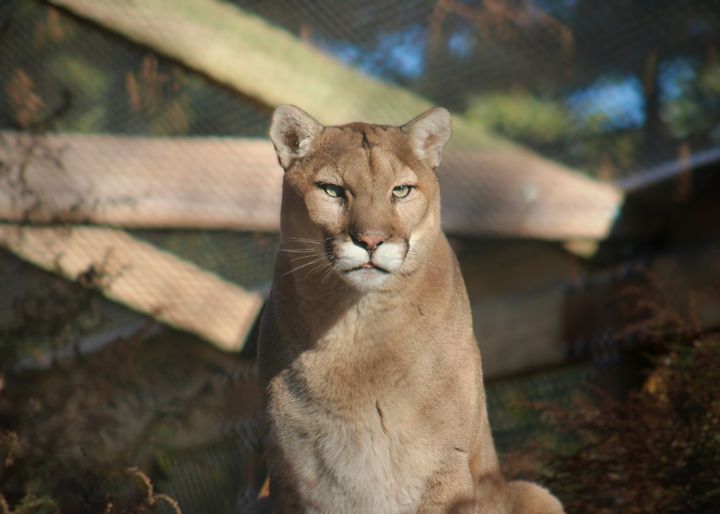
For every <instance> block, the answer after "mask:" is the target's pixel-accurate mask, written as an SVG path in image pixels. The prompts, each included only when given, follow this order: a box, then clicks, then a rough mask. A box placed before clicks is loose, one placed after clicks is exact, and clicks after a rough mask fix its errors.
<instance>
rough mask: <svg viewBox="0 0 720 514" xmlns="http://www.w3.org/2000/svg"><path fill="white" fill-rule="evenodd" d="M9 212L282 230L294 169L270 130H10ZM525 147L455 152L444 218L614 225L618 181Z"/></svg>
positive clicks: (448, 223)
mask: <svg viewBox="0 0 720 514" xmlns="http://www.w3.org/2000/svg"><path fill="white" fill-rule="evenodd" d="M0 160H1V161H2V162H4V163H5V164H4V166H5V169H6V170H7V172H6V173H4V174H2V175H0V219H2V220H6V221H13V222H34V223H49V222H53V221H63V222H71V223H78V222H87V223H95V224H109V225H117V226H123V227H136V228H137V227H165V228H173V227H175V228H205V229H221V228H222V229H236V230H246V231H249V230H268V231H275V230H277V229H278V227H279V213H280V196H281V184H282V170H281V169H280V167H279V166H278V164H277V161H276V158H275V154H274V151H273V149H272V145H271V144H270V143H269V142H268V141H264V140H247V139H223V138H134V137H123V136H88V135H70V134H56V135H48V136H45V137H42V138H38V137H32V136H28V135H23V134H17V133H8V132H5V133H0ZM546 163H547V161H545V160H543V159H539V158H532V157H531V156H528V155H527V154H522V153H517V152H515V151H513V150H501V149H495V150H485V151H474V152H459V151H455V152H449V153H448V155H447V157H446V159H445V161H444V162H443V164H442V166H441V169H440V171H439V178H440V182H441V187H442V189H443V225H444V227H445V229H446V230H447V231H448V232H450V233H452V234H456V235H462V236H488V235H490V236H504V237H522V238H540V239H549V240H567V239H590V240H598V239H603V238H604V237H605V236H607V234H608V232H609V230H610V228H611V227H612V223H613V221H614V219H615V216H616V215H617V212H618V209H619V206H620V205H621V203H622V194H621V193H620V192H619V191H618V190H617V189H615V188H614V187H612V186H610V185H605V184H601V183H599V182H596V181H593V180H591V179H588V178H585V177H582V176H579V175H577V174H572V173H567V172H564V171H562V170H558V169H557V168H554V167H547V166H546Z"/></svg>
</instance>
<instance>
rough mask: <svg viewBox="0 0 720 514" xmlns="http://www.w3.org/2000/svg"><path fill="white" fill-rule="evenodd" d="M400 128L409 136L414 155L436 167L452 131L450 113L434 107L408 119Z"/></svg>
mask: <svg viewBox="0 0 720 514" xmlns="http://www.w3.org/2000/svg"><path fill="white" fill-rule="evenodd" d="M401 129H402V131H403V132H405V133H406V134H408V135H409V136H410V141H411V144H412V147H413V150H414V151H415V155H417V156H418V157H419V158H420V159H422V160H423V161H424V162H425V163H426V164H427V165H428V166H430V167H431V168H433V169H435V168H437V167H438V166H439V165H440V157H441V155H442V151H443V148H445V143H447V142H448V139H450V133H451V132H452V123H451V121H450V113H449V112H447V111H446V110H445V109H443V108H442V107H436V108H434V109H430V110H429V111H427V112H425V113H423V114H421V115H420V116H418V117H417V118H415V119H414V120H412V121H409V122H408V123H406V124H405V125H403V126H402V127H401Z"/></svg>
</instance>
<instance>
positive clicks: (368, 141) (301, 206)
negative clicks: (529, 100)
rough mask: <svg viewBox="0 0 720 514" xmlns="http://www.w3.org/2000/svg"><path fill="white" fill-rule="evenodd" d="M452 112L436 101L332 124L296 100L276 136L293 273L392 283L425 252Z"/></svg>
mask: <svg viewBox="0 0 720 514" xmlns="http://www.w3.org/2000/svg"><path fill="white" fill-rule="evenodd" d="M450 132H451V128H450V115H449V114H448V112H447V111H446V110H445V109H440V108H436V109H432V110H430V111H427V112H426V113H424V114H422V115H420V116H419V117H417V118H415V119H414V120H412V121H410V122H409V123H407V124H405V125H403V126H401V127H390V126H384V125H371V124H366V123H350V124H347V125H340V126H328V127H325V126H323V125H321V124H320V123H319V122H317V121H316V120H315V119H314V118H313V117H312V116H310V115H309V114H307V113H306V112H305V111H303V110H301V109H299V108H297V107H295V106H291V105H283V106H280V107H278V108H277V109H276V110H275V113H274V115H273V120H272V125H271V127H270V138H271V139H272V142H273V144H274V145H275V150H276V152H277V155H278V160H279V162H280V165H281V166H282V167H283V169H284V170H285V178H284V186H283V204H282V214H281V232H282V243H281V248H280V250H281V252H285V257H286V258H287V262H288V265H287V268H288V269H287V272H286V274H295V275H296V276H302V277H304V278H313V279H317V280H321V281H325V280H335V279H337V277H340V278H341V279H342V280H344V281H345V282H347V283H348V284H350V285H351V286H353V287H354V288H356V289H357V290H359V291H363V292H365V291H373V290H379V289H383V288H387V287H390V285H391V284H392V281H393V280H401V279H402V277H403V276H407V275H409V274H412V273H413V272H414V271H415V270H416V269H418V267H419V265H420V264H422V263H424V262H425V261H426V259H427V258H428V257H427V249H428V248H429V245H431V244H432V242H433V240H434V239H435V237H434V236H436V235H437V233H438V232H439V230H440V193H439V187H438V181H437V178H436V176H435V168H436V167H437V166H438V165H439V164H440V156H441V153H442V150H443V147H444V146H445V143H446V142H447V140H448V138H449V137H450Z"/></svg>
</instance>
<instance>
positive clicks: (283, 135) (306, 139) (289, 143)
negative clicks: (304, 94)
mask: <svg viewBox="0 0 720 514" xmlns="http://www.w3.org/2000/svg"><path fill="white" fill-rule="evenodd" d="M322 129H323V126H322V125H321V124H320V123H319V122H318V121H317V120H315V118H313V117H312V116H310V115H309V114H308V113H306V112H305V111H303V110H302V109H300V108H299V107H295V106H294V105H281V106H279V107H278V108H277V109H275V112H274V113H273V117H272V123H271V124H270V139H271V140H272V142H273V145H275V152H276V153H277V156H278V160H279V161H280V166H282V167H283V168H284V169H285V170H287V169H288V168H289V167H290V165H291V164H293V163H294V162H295V161H296V160H297V159H300V158H301V157H303V156H305V155H306V154H307V153H308V151H309V150H310V145H311V144H312V142H313V139H315V137H316V136H317V135H318V134H319V133H320V132H321V131H322Z"/></svg>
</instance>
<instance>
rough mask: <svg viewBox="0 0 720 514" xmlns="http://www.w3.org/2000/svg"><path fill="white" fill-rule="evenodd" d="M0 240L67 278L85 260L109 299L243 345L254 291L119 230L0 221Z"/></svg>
mask: <svg viewBox="0 0 720 514" xmlns="http://www.w3.org/2000/svg"><path fill="white" fill-rule="evenodd" d="M0 245H3V246H5V247H6V248H8V249H9V250H11V251H12V252H14V253H15V254H17V255H18V256H20V257H21V258H23V259H25V260H27V261H29V262H31V263H33V264H35V265H37V266H39V267H41V268H43V269H45V270H48V271H51V272H55V273H59V274H61V275H62V276H64V277H66V278H68V279H71V280H74V279H76V278H78V277H79V276H80V275H81V274H83V273H85V272H87V271H88V270H89V269H90V268H91V267H92V268H93V269H95V270H97V271H101V272H102V273H103V274H104V276H105V277H106V278H105V279H104V280H103V282H102V283H103V287H102V289H101V291H102V293H103V294H104V295H105V296H106V297H108V298H109V299H111V300H114V301H117V302H119V303H122V304H123V305H126V306H128V307H130V308H132V309H134V310H137V311H140V312H142V313H145V314H148V315H150V316H152V317H154V318H156V319H158V320H160V321H162V322H165V323H167V324H168V325H171V326H173V327H177V328H179V329H182V330H186V331H188V332H192V333H194V334H197V335H199V336H200V337H203V338H204V339H206V340H208V341H210V342H211V343H213V344H215V345H216V346H218V347H219V348H221V349H223V350H227V351H236V350H240V349H242V347H243V345H244V344H245V340H246V338H247V335H248V333H249V332H250V329H251V328H252V325H253V323H254V320H255V318H256V317H257V315H258V313H259V311H260V308H261V306H262V301H263V300H262V298H261V296H260V294H258V293H255V292H250V291H246V290H244V289H243V288H241V287H239V286H236V285H233V284H230V283H228V282H227V281H225V280H223V279H221V278H219V277H217V276H216V275H214V274H212V273H209V272H207V271H205V270H202V269H200V268H198V267H197V266H195V265H194V264H191V263H189V262H186V261H183V260H182V259H179V258H178V257H176V256H173V255H171V254H169V253H166V252H163V251H161V250H159V249H157V248H155V247H153V246H152V245H149V244H147V243H144V242H141V241H139V240H137V239H135V238H133V237H131V236H129V235H128V234H127V233H125V232H123V231H120V230H114V229H106V228H96V227H72V228H47V227H42V228H41V227H21V226H18V225H12V224H0Z"/></svg>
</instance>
